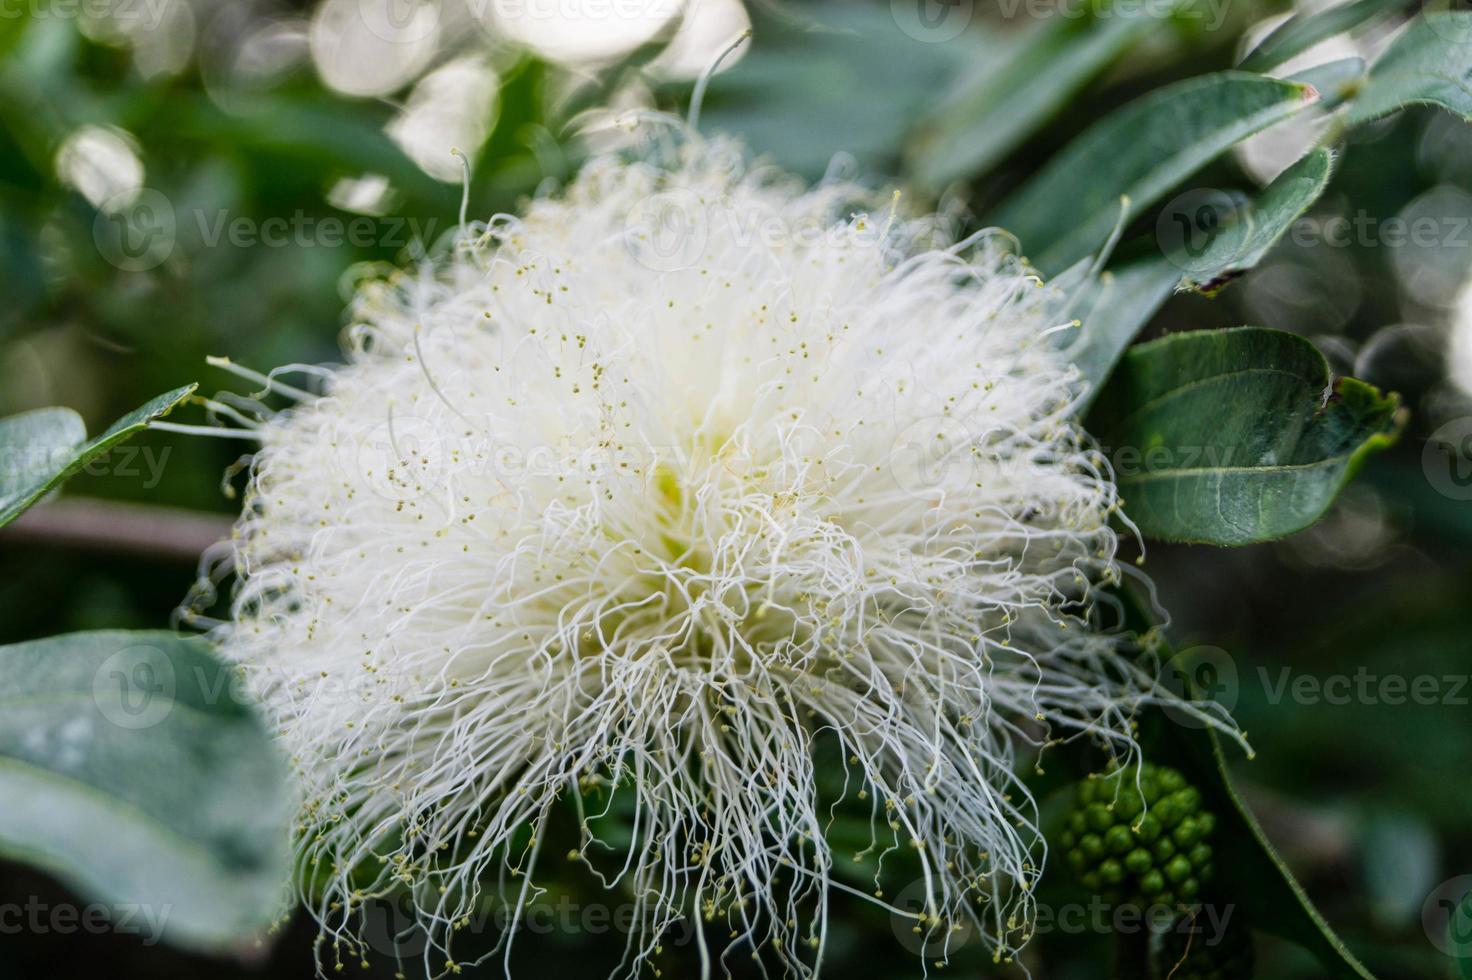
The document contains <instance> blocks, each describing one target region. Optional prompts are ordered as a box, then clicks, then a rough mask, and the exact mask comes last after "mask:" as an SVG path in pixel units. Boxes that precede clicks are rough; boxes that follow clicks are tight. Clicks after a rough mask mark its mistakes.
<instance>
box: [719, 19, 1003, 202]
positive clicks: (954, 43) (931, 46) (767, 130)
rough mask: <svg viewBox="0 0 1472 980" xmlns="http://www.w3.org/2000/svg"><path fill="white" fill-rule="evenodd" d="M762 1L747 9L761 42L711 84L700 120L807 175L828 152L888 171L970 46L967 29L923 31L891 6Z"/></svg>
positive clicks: (821, 165) (972, 50) (967, 57)
mask: <svg viewBox="0 0 1472 980" xmlns="http://www.w3.org/2000/svg"><path fill="white" fill-rule="evenodd" d="M766 6H767V8H769V9H763V8H762V7H757V8H755V9H753V10H752V14H753V19H754V21H755V24H756V32H757V36H758V37H759V38H761V43H759V44H755V45H753V46H752V47H751V49H750V50H749V51H748V52H747V53H746V54H745V56H744V57H742V59H741V60H740V61H739V62H737V63H736V64H735V65H733V66H732V67H731V68H730V69H729V70H728V71H724V72H722V73H721V75H720V76H719V78H718V79H717V80H716V81H715V83H714V84H713V85H712V86H711V88H710V91H709V92H708V93H707V98H706V105H705V109H704V112H703V113H702V117H701V118H702V120H703V122H702V124H701V126H702V128H703V129H705V130H707V131H710V132H716V131H720V132H728V133H733V134H736V135H738V136H740V137H742V138H743V139H744V140H745V141H746V142H747V143H748V144H749V145H750V146H751V147H752V149H753V150H755V151H756V152H757V153H760V154H770V155H771V156H772V157H773V158H774V159H776V160H777V161H778V162H779V163H781V164H782V165H783V166H784V167H785V168H787V169H788V170H791V171H793V172H795V173H799V174H802V175H803V176H806V177H810V178H817V177H821V176H822V175H823V174H824V173H825V172H826V171H827V170H828V167H829V165H830V164H831V163H832V161H833V158H834V154H837V153H843V154H845V155H847V156H849V157H852V158H853V160H854V161H856V162H857V164H858V166H859V168H860V169H863V170H880V171H886V172H892V170H893V168H894V166H895V162H896V161H897V160H898V159H899V157H900V155H901V150H902V148H903V146H904V143H905V137H906V135H907V134H908V133H909V131H910V129H911V128H912V127H913V126H914V124H915V120H916V119H917V118H918V117H919V115H920V113H922V112H923V111H924V110H925V109H926V108H927V107H928V106H930V105H932V104H934V101H935V97H936V93H937V92H943V91H946V90H947V89H948V88H950V86H951V84H952V81H953V79H955V77H956V75H957V73H958V72H959V71H960V70H961V69H962V67H963V66H965V65H966V64H969V63H971V62H972V60H973V58H974V56H975V54H976V50H977V42H976V40H975V38H974V37H973V36H972V32H971V31H964V32H960V33H958V34H956V35H955V36H951V35H950V34H949V32H942V33H940V34H938V35H935V36H931V35H929V34H927V33H926V32H925V30H924V28H925V25H924V24H923V23H912V22H911V21H910V20H908V19H905V18H902V17H900V16H899V15H898V14H897V11H899V10H900V9H901V8H900V7H899V6H896V7H895V9H894V10H891V9H890V8H889V6H888V5H873V4H860V3H852V2H848V0H829V2H825V3H812V4H804V5H803V6H802V8H801V12H800V13H797V14H788V15H787V16H782V15H781V14H780V13H775V11H776V8H775V5H766ZM913 9H915V8H912V9H911V10H910V11H909V12H910V14H911V16H912V17H913ZM957 15H958V16H960V17H968V16H969V15H968V14H967V13H966V11H964V10H961V9H959V8H958V10H957ZM942 19H943V20H944V19H945V18H944V17H943V18H942ZM794 22H797V23H794ZM911 32H913V33H911Z"/></svg>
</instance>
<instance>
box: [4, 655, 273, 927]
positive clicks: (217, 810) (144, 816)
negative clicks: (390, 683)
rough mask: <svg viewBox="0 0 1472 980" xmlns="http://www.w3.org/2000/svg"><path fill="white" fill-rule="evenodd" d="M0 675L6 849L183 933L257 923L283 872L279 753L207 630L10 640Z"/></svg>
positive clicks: (268, 917) (265, 923)
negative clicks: (239, 696) (217, 654)
mask: <svg viewBox="0 0 1472 980" xmlns="http://www.w3.org/2000/svg"><path fill="white" fill-rule="evenodd" d="M0 677H3V682H0V690H3V691H4V692H5V693H4V695H0V704H3V710H0V799H3V800H5V806H4V807H0V852H3V853H4V854H5V855H6V856H7V857H8V858H12V859H15V860H19V861H24V862H26V863H29V864H32V865H35V866H37V867H39V868H42V869H44V870H46V871H48V872H49V873H51V874H54V875H55V876H56V877H57V878H59V879H61V880H62V881H63V882H65V883H66V884H67V885H68V886H69V887H71V888H74V889H75V890H76V891H77V892H79V893H80V894H81V895H83V896H85V897H87V899H88V900H90V901H96V902H99V903H102V904H111V905H113V906H114V907H121V906H137V907H138V908H139V910H140V911H141V914H140V915H138V916H137V917H135V919H134V921H133V922H132V923H131V925H132V926H134V927H142V928H148V929H153V928H157V929H158V930H160V933H161V937H162V938H164V939H166V940H168V941H170V942H173V943H175V944H178V945H182V946H185V947H188V948H192V949H200V950H226V949H230V948H236V947H239V946H240V945H241V944H242V943H244V942H246V941H248V940H251V939H253V938H256V937H259V936H260V935H261V934H263V933H264V931H265V930H266V929H267V928H268V927H269V926H270V924H271V923H272V921H273V919H274V918H275V917H276V915H277V914H278V912H279V911H280V910H281V907H282V902H283V899H284V897H285V891H284V889H285V886H286V882H287V878H288V875H289V873H290V863H291V862H290V847H289V843H288V841H289V838H288V826H289V823H288V821H289V794H288V792H287V784H286V773H285V766H284V764H283V762H282V760H281V759H280V757H279V756H278V755H277V753H276V751H275V749H274V748H273V746H272V744H271V741H270V738H269V736H268V735H267V733H266V732H265V730H264V729H263V728H262V726H261V724H260V722H259V720H258V719H257V718H256V716H255V714H254V712H252V711H251V710H250V709H249V708H248V707H247V706H245V705H244V704H242V703H241V702H240V701H239V700H237V699H236V696H235V692H234V691H233V690H232V680H233V679H234V678H236V677H237V675H236V674H235V672H234V671H233V670H231V669H230V668H229V667H228V666H226V665H224V664H223V663H221V662H220V661H219V660H217V659H216V658H215V657H214V656H212V654H211V652H210V648H209V645H208V644H207V643H206V642H205V641H204V640H203V639H202V638H199V637H181V636H177V635H174V634H171V633H162V632H143V633H130V632H121V631H120V632H99V633H73V634H70V635H67V636H57V637H51V638H50V639H45V640H37V641H33V642H30V643H18V644H13V645H11V646H4V647H0ZM145 938H147V937H145ZM153 938H159V937H158V936H155V937H153Z"/></svg>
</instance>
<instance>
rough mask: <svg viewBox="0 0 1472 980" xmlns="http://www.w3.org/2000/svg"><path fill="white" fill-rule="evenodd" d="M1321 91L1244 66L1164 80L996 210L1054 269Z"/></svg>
mask: <svg viewBox="0 0 1472 980" xmlns="http://www.w3.org/2000/svg"><path fill="white" fill-rule="evenodd" d="M1317 97H1318V96H1317V93H1316V92H1315V91H1314V89H1313V88H1311V87H1309V86H1307V85H1302V84H1298V83H1295V82H1288V81H1283V80H1280V79H1276V78H1266V77H1264V76H1261V75H1249V74H1247V73H1245V72H1220V73H1217V74H1214V75H1203V76H1201V77H1199V78H1193V79H1189V80H1187V81H1184V82H1177V83H1176V84H1174V85H1167V86H1166V87H1164V88H1162V89H1159V90H1157V91H1155V92H1152V93H1151V94H1149V95H1147V96H1145V97H1143V98H1141V99H1137V100H1136V101H1134V102H1131V103H1130V104H1128V105H1126V106H1124V107H1123V108H1121V109H1118V110H1116V111H1115V112H1113V113H1111V114H1110V115H1108V116H1106V117H1105V118H1104V119H1102V120H1101V121H1100V122H1098V123H1097V124H1095V125H1094V126H1093V127H1091V128H1090V129H1089V130H1087V131H1086V132H1085V133H1084V134H1083V135H1082V136H1080V137H1079V138H1078V139H1076V140H1074V141H1073V142H1072V143H1070V144H1069V145H1068V146H1066V147H1065V148H1064V149H1063V151H1062V152H1061V153H1059V154H1058V155H1057V156H1055V157H1054V158H1053V159H1052V160H1051V161H1049V162H1048V164H1047V166H1045V167H1044V168H1043V169H1042V171H1041V172H1040V173H1038V174H1037V176H1035V177H1033V178H1032V179H1031V180H1029V181H1028V182H1027V183H1025V184H1024V185H1023V186H1022V187H1021V188H1019V189H1018V190H1017V191H1016V192H1014V193H1013V194H1012V196H1011V197H1009V198H1008V199H1007V200H1006V201H1005V202H1004V203H1003V204H1002V206H1001V207H1000V208H999V209H998V211H997V213H996V214H995V215H994V216H993V220H994V222H995V223H996V224H999V225H1001V226H1002V227H1003V228H1006V229H1007V230H1008V231H1010V232H1012V233H1013V234H1014V235H1016V236H1017V237H1018V238H1019V239H1020V240H1021V242H1022V247H1023V248H1024V249H1025V250H1026V251H1027V253H1028V254H1029V255H1032V256H1034V257H1035V264H1036V265H1037V266H1038V267H1039V268H1040V269H1041V270H1042V271H1043V272H1044V273H1045V274H1049V275H1051V274H1054V273H1057V272H1059V271H1061V270H1063V269H1066V268H1067V267H1068V266H1070V265H1072V264H1073V263H1074V262H1076V261H1078V260H1079V259H1081V258H1083V257H1084V256H1087V255H1089V254H1090V253H1092V252H1094V251H1096V250H1097V249H1099V248H1100V247H1101V246H1102V245H1103V244H1104V242H1105V239H1106V238H1107V237H1108V235H1109V232H1110V229H1111V228H1113V227H1114V226H1115V225H1116V224H1118V223H1119V222H1120V221H1121V218H1123V220H1125V221H1128V220H1129V219H1131V218H1133V217H1134V216H1135V215H1137V214H1139V213H1140V212H1141V211H1142V210H1143V209H1144V208H1147V207H1149V206H1150V205H1151V204H1153V203H1154V202H1155V201H1156V200H1158V199H1159V198H1160V197H1161V196H1162V195H1163V194H1165V193H1166V192H1167V191H1169V190H1170V189H1171V187H1173V186H1175V185H1176V184H1177V183H1179V182H1180V181H1182V180H1184V179H1185V178H1187V177H1189V176H1190V175H1191V174H1193V173H1195V172H1196V171H1197V170H1198V169H1200V168H1201V167H1203V166H1205V165H1206V164H1207V163H1209V162H1210V161H1211V160H1213V159H1214V158H1216V157H1217V156H1219V155H1220V154H1222V153H1224V152H1225V151H1227V150H1228V149H1230V148H1231V147H1232V146H1233V145H1234V144H1236V143H1239V142H1241V141H1242V140H1244V139H1246V138H1247V137H1249V136H1251V135H1252V134H1254V133H1257V132H1259V131H1261V130H1263V129H1266V128H1267V127H1268V126H1271V125H1273V124H1274V123H1277V122H1280V121H1282V120H1284V119H1287V118H1288V117H1289V116H1291V115H1293V114H1294V113H1296V112H1299V111H1301V110H1303V109H1304V108H1306V107H1308V106H1309V105H1311V104H1313V102H1314V100H1315V99H1317ZM1122 198H1123V199H1124V200H1123V202H1122V201H1121V199H1122Z"/></svg>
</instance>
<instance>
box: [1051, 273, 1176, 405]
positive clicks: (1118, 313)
mask: <svg viewBox="0 0 1472 980" xmlns="http://www.w3.org/2000/svg"><path fill="white" fill-rule="evenodd" d="M1180 275H1181V273H1180V269H1178V268H1177V267H1176V266H1175V264H1174V263H1172V262H1170V261H1168V260H1166V259H1165V258H1164V257H1162V256H1159V255H1156V256H1154V257H1153V258H1148V259H1139V260H1136V261H1134V262H1131V263H1129V264H1127V265H1124V266H1121V267H1119V268H1117V269H1111V270H1109V271H1107V272H1105V273H1104V274H1103V275H1101V276H1100V277H1099V278H1098V279H1097V280H1095V281H1094V282H1092V283H1090V284H1089V285H1088V286H1086V287H1084V290H1083V294H1082V298H1081V299H1080V302H1079V316H1078V318H1079V321H1080V325H1079V330H1078V332H1077V333H1076V334H1075V335H1074V336H1073V339H1072V342H1071V343H1070V344H1069V345H1068V346H1067V347H1066V348H1064V354H1065V355H1066V356H1067V357H1068V359H1069V360H1071V361H1072V362H1073V363H1074V365H1075V366H1077V367H1078V369H1079V373H1080V374H1081V375H1082V377H1083V380H1084V382H1085V383H1086V384H1087V385H1088V387H1089V391H1088V393H1087V394H1086V395H1085V401H1084V403H1083V405H1082V406H1081V407H1080V409H1079V413H1080V414H1083V413H1084V412H1086V411H1087V410H1088V406H1089V405H1090V404H1092V403H1093V400H1094V398H1095V397H1096V396H1097V395H1098V393H1099V390H1100V388H1101V387H1102V386H1103V384H1104V381H1105V379H1106V378H1108V377H1109V372H1111V371H1113V370H1114V365H1115V364H1117V363H1118V362H1119V359H1120V357H1121V356H1122V355H1123V354H1124V351H1125V348H1126V347H1128V346H1129V345H1130V342H1131V341H1132V340H1134V339H1135V335H1136V334H1138V333H1139V332H1140V331H1141V330H1142V329H1144V326H1145V324H1146V323H1148V322H1149V321H1150V318H1151V317H1152V316H1154V315H1155V311H1156V310H1158V309H1160V307H1161V305H1162V304H1164V303H1165V301H1166V300H1167V299H1168V298H1169V297H1170V294H1171V291H1172V290H1173V289H1174V287H1175V285H1176V283H1177V282H1178V281H1179V279H1180Z"/></svg>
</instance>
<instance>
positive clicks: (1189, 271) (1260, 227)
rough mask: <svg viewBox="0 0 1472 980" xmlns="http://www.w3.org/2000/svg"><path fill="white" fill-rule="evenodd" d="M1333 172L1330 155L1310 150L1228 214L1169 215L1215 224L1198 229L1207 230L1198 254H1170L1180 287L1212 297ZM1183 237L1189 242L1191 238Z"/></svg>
mask: <svg viewBox="0 0 1472 980" xmlns="http://www.w3.org/2000/svg"><path fill="white" fill-rule="evenodd" d="M1333 169H1334V156H1333V154H1332V153H1330V152H1329V151H1328V150H1326V149H1317V150H1313V151H1311V152H1310V153H1309V154H1308V155H1307V156H1305V157H1304V158H1303V159H1301V160H1299V161H1298V162H1297V163H1295V164H1293V165H1292V166H1291V167H1289V168H1288V169H1287V170H1285V171H1283V172H1282V173H1281V174H1279V175H1278V178H1277V179H1276V180H1274V181H1273V182H1272V183H1271V184H1269V185H1268V186H1267V187H1265V188H1263V190H1262V193H1261V194H1259V195H1258V197H1257V200H1256V201H1253V202H1251V203H1249V204H1248V205H1247V206H1246V207H1245V208H1241V209H1236V210H1235V212H1234V213H1233V214H1231V215H1227V216H1225V217H1223V216H1214V215H1210V214H1203V213H1198V214H1195V215H1189V214H1172V215H1170V217H1172V218H1176V219H1179V220H1182V221H1184V222H1185V223H1187V224H1191V225H1193V226H1194V225H1196V224H1199V223H1201V222H1202V221H1203V220H1206V221H1208V222H1211V223H1215V227H1212V228H1210V229H1202V230H1208V231H1209V233H1210V239H1209V242H1208V243H1207V244H1206V245H1205V246H1204V247H1203V248H1202V249H1201V250H1200V252H1199V253H1198V254H1197V255H1195V256H1188V255H1184V254H1182V255H1179V256H1175V255H1173V256H1172V257H1173V258H1179V259H1181V260H1182V261H1181V264H1182V265H1183V266H1184V267H1185V269H1186V274H1185V275H1184V276H1183V277H1182V278H1181V281H1180V284H1181V286H1182V287H1183V288H1188V289H1194V290H1196V291H1197V292H1201V293H1205V294H1207V295H1208V296H1211V295H1215V294H1216V293H1217V292H1219V291H1220V290H1221V289H1222V288H1223V287H1224V286H1226V285H1227V283H1229V282H1231V281H1232V280H1233V279H1235V278H1237V277H1238V276H1240V275H1242V274H1243V273H1244V272H1246V271H1247V270H1248V269H1251V268H1253V267H1254V266H1256V265H1257V264H1258V263H1259V262H1261V261H1262V260H1263V257H1264V256H1265V255H1267V253H1268V250H1269V249H1271V248H1272V247H1273V246H1274V245H1275V244H1277V242H1278V239H1280V238H1282V237H1283V235H1285V234H1286V233H1287V232H1288V229H1289V228H1291V227H1292V226H1293V222H1295V221H1297V220H1298V218H1299V217H1300V216H1301V215H1302V214H1303V213H1304V212H1305V211H1307V210H1308V209H1309V206H1310V205H1312V204H1313V203H1314V202H1315V201H1317V200H1318V199H1319V195H1321V194H1323V193H1324V188H1325V187H1327V186H1328V184H1329V176H1330V174H1331V172H1332V171H1333ZM1183 237H1184V239H1185V240H1187V241H1188V240H1189V236H1183Z"/></svg>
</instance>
